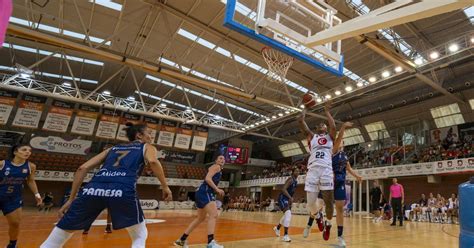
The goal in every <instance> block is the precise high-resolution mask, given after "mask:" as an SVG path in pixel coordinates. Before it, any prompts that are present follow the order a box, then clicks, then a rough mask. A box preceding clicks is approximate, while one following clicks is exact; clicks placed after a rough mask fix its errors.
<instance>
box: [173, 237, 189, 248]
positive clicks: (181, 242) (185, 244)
mask: <svg viewBox="0 0 474 248" xmlns="http://www.w3.org/2000/svg"><path fill="white" fill-rule="evenodd" d="M174 245H175V246H181V247H184V248H188V247H189V246H188V241H187V240H181V239H178V240H176V241H175V242H174Z"/></svg>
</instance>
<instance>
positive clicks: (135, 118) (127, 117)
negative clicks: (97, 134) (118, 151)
mask: <svg viewBox="0 0 474 248" xmlns="http://www.w3.org/2000/svg"><path fill="white" fill-rule="evenodd" d="M140 119H141V116H139V115H135V114H130V113H123V117H122V118H121V119H120V126H119V130H118V133H117V139H118V140H123V141H128V138H127V132H125V128H126V127H127V126H126V124H127V122H131V123H132V124H138V123H139V122H140Z"/></svg>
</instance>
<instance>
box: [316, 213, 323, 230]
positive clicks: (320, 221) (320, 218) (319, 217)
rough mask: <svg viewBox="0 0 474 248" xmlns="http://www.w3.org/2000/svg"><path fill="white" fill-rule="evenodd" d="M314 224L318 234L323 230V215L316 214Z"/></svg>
mask: <svg viewBox="0 0 474 248" xmlns="http://www.w3.org/2000/svg"><path fill="white" fill-rule="evenodd" d="M316 223H318V229H319V231H320V232H322V231H323V229H324V225H323V214H322V213H318V215H317V216H316Z"/></svg>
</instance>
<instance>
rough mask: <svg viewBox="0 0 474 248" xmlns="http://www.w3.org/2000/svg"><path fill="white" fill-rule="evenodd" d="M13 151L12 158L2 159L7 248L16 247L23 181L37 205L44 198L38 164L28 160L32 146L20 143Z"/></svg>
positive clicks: (0, 203) (0, 189)
mask: <svg viewBox="0 0 474 248" xmlns="http://www.w3.org/2000/svg"><path fill="white" fill-rule="evenodd" d="M11 152H12V154H11V157H12V159H11V160H2V161H0V209H1V210H2V212H3V215H5V217H6V218H7V222H8V236H9V237H10V242H9V244H8V245H7V248H16V247H17V246H16V243H17V239H18V233H19V232H20V221H21V212H22V208H21V207H22V205H23V200H22V197H21V191H22V189H23V183H24V182H25V181H26V183H27V185H28V187H29V188H30V190H31V192H33V194H34V195H35V199H36V204H37V205H41V203H42V200H41V195H40V194H39V193H38V187H37V186H36V182H35V170H36V165H35V164H33V163H31V162H29V161H28V158H29V157H30V156H31V147H30V146H29V145H26V144H20V145H16V146H13V147H12V149H11Z"/></svg>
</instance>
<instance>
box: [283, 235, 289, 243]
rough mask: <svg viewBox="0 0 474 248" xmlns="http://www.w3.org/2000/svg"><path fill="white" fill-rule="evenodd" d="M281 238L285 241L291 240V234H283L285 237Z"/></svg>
mask: <svg viewBox="0 0 474 248" xmlns="http://www.w3.org/2000/svg"><path fill="white" fill-rule="evenodd" d="M281 240H282V241H284V242H291V239H290V236H288V235H285V236H283V238H282V239H281Z"/></svg>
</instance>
